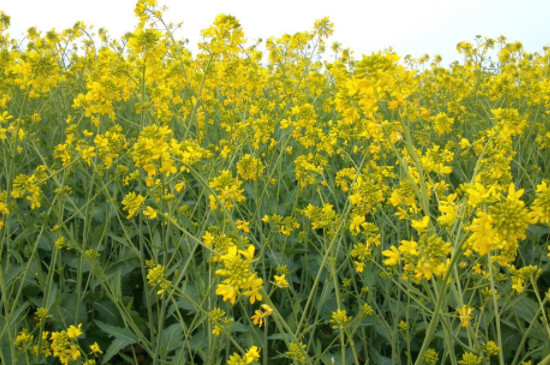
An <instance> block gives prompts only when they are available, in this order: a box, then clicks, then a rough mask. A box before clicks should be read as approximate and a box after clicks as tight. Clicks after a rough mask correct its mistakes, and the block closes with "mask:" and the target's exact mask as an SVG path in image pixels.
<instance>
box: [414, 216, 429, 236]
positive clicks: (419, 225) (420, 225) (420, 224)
mask: <svg viewBox="0 0 550 365" xmlns="http://www.w3.org/2000/svg"><path fill="white" fill-rule="evenodd" d="M428 224H430V216H428V215H426V216H424V218H422V219H421V220H412V221H411V225H412V227H413V228H414V229H415V230H416V232H417V233H418V234H422V233H424V232H425V231H426V228H428Z"/></svg>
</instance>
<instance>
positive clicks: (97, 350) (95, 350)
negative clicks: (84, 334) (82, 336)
mask: <svg viewBox="0 0 550 365" xmlns="http://www.w3.org/2000/svg"><path fill="white" fill-rule="evenodd" d="M90 350H92V354H102V353H103V351H101V348H99V345H98V344H97V342H94V343H93V344H91V345H90Z"/></svg>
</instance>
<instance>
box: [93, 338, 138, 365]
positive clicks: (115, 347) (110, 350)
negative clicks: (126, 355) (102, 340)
mask: <svg viewBox="0 0 550 365" xmlns="http://www.w3.org/2000/svg"><path fill="white" fill-rule="evenodd" d="M133 343H135V341H134V342H128V340H124V339H123V338H115V339H114V340H113V342H111V344H110V345H109V347H107V351H105V355H103V359H102V360H101V363H102V364H106V363H107V362H108V361H109V360H111V358H112V357H113V356H115V355H116V354H118V353H119V352H120V351H121V350H122V349H124V348H125V347H127V346H129V345H131V344H133Z"/></svg>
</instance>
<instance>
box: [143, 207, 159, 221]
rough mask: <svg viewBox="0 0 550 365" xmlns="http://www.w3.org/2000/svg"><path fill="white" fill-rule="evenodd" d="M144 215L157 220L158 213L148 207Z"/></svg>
mask: <svg viewBox="0 0 550 365" xmlns="http://www.w3.org/2000/svg"><path fill="white" fill-rule="evenodd" d="M143 215H144V216H146V217H147V218H149V219H151V220H153V219H156V218H157V211H156V210H154V209H153V208H152V207H150V206H149V205H148V206H147V207H146V208H145V210H144V211H143Z"/></svg>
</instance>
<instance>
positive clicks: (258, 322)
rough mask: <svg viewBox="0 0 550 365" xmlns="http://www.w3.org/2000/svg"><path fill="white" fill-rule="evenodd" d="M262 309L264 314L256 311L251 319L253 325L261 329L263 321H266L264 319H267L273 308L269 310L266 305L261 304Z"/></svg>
mask: <svg viewBox="0 0 550 365" xmlns="http://www.w3.org/2000/svg"><path fill="white" fill-rule="evenodd" d="M262 308H263V310H264V312H262V311H261V310H259V309H257V310H255V311H254V315H253V316H252V317H251V319H252V321H253V323H254V325H255V326H258V327H262V325H263V323H264V321H266V317H269V316H270V315H271V314H272V313H273V308H271V307H270V306H269V305H267V304H262Z"/></svg>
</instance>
